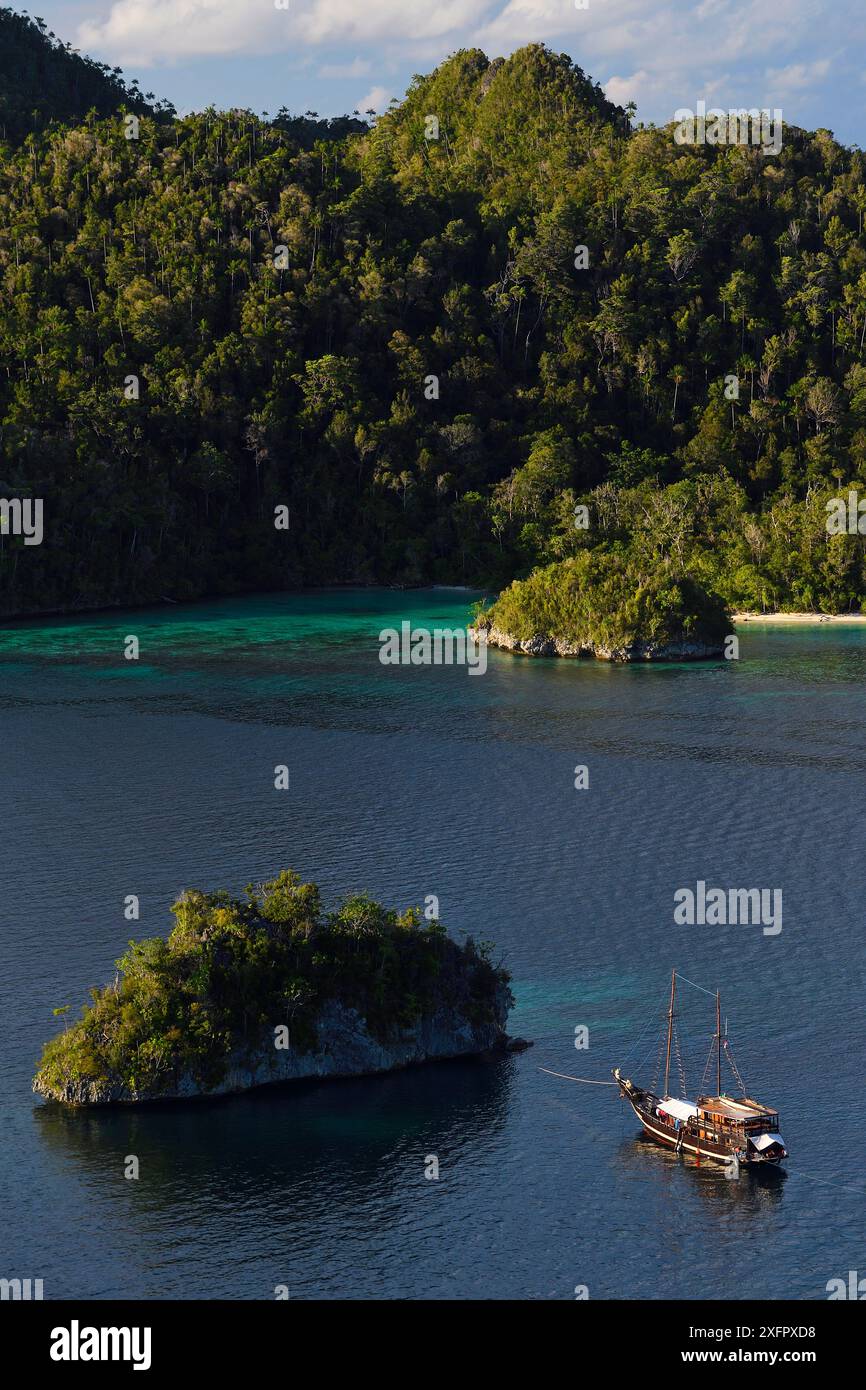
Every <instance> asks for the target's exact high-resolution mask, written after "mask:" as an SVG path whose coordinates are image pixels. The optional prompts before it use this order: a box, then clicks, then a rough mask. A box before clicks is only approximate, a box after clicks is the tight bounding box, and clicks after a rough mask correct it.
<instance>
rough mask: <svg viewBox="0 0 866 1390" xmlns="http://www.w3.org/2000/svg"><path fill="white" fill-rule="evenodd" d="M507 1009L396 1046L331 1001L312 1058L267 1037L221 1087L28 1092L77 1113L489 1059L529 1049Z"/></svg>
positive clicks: (42, 1088)
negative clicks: (513, 1032) (509, 1023)
mask: <svg viewBox="0 0 866 1390" xmlns="http://www.w3.org/2000/svg"><path fill="white" fill-rule="evenodd" d="M509 1004H510V993H509V991H508V990H507V989H501V990H500V991H498V993H497V997H496V1000H495V1002H494V1017H493V1020H492V1021H491V1022H489V1023H480V1024H473V1023H471V1022H470V1021H469V1020H468V1019H467V1018H466V1016H465V1014H464V1013H463V1012H462V1011H461V1010H460V1009H459V1008H440V1009H438V1010H437V1011H436V1012H435V1013H434V1014H432V1015H429V1016H427V1017H422V1018H421V1019H419V1020H418V1022H417V1023H416V1024H414V1025H413V1026H412V1028H410V1029H406V1030H404V1031H403V1032H402V1033H401V1035H400V1036H399V1037H398V1038H395V1039H394V1040H392V1041H388V1042H381V1041H379V1040H378V1039H376V1038H375V1037H373V1035H372V1034H371V1032H370V1030H369V1029H368V1027H367V1024H366V1022H365V1020H364V1019H363V1018H362V1017H361V1015H360V1014H359V1013H358V1011H357V1010H356V1009H353V1008H347V1007H346V1006H345V1005H343V1004H340V1003H337V1002H334V1001H332V1002H329V1003H327V1004H326V1005H325V1006H324V1007H323V1008H322V1010H321V1012H320V1014H319V1016H318V1018H317V1021H316V1032H317V1036H318V1039H319V1045H318V1046H317V1047H316V1048H315V1049H314V1050H312V1051H300V1050H296V1049H294V1048H292V1047H291V1046H289V1047H287V1048H283V1049H278V1048H276V1047H275V1046H274V1044H273V1039H272V1038H269V1037H267V1036H265V1037H264V1038H263V1039H262V1041H261V1044H260V1046H259V1047H258V1048H248V1049H242V1050H241V1049H239V1050H236V1051H234V1052H233V1053H232V1054H231V1056H230V1058H229V1059H228V1061H227V1063H226V1066H225V1069H224V1072H223V1075H222V1077H221V1079H220V1080H219V1081H216V1082H215V1083H214V1084H213V1085H212V1086H208V1085H206V1084H205V1083H203V1082H202V1081H200V1080H198V1079H196V1078H195V1077H194V1076H192V1074H191V1073H190V1072H188V1071H187V1072H183V1073H181V1074H180V1075H177V1076H175V1077H174V1079H173V1080H172V1082H171V1084H169V1085H167V1086H164V1087H160V1088H159V1089H154V1088H143V1089H140V1090H138V1089H132V1088H129V1087H127V1086H126V1085H124V1084H122V1083H120V1082H110V1081H108V1080H105V1079H100V1080H99V1081H86V1080H76V1081H74V1082H73V1081H68V1082H66V1083H64V1084H63V1085H62V1086H57V1085H51V1084H50V1083H47V1082H46V1081H45V1079H44V1078H43V1077H42V1076H41V1075H37V1077H36V1079H35V1081H34V1082H33V1090H34V1091H35V1092H36V1094H37V1095H41V1096H43V1097H44V1098H45V1099H46V1100H51V1101H59V1102H61V1103H63V1104H65V1105H75V1106H97V1105H129V1104H141V1103H142V1102H148V1101H166V1100H192V1099H196V1098H209V1097H216V1096H227V1095H237V1094H239V1093H241V1092H243V1091H250V1090H253V1089H255V1088H257V1087H259V1086H268V1085H273V1084H274V1083H277V1082H282V1081H303V1080H323V1079H326V1078H329V1077H352V1076H375V1075H379V1074H381V1073H383V1072H389V1071H397V1070H400V1069H402V1068H403V1067H408V1066H414V1065H417V1064H419V1063H422V1062H432V1061H444V1060H446V1059H450V1058H455V1057H470V1056H475V1055H479V1054H481V1053H485V1052H492V1051H521V1050H522V1049H523V1048H524V1047H526V1046H529V1045H530V1044H528V1043H525V1042H524V1041H523V1039H520V1038H509V1037H508V1035H507V1034H506V1032H505V1022H506V1019H507V1016H508V1009H509Z"/></svg>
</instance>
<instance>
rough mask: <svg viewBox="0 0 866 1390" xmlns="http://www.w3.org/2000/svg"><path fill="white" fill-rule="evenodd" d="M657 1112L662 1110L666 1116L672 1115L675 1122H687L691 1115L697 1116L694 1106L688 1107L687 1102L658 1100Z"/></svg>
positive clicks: (696, 1109)
mask: <svg viewBox="0 0 866 1390" xmlns="http://www.w3.org/2000/svg"><path fill="white" fill-rule="evenodd" d="M659 1110H664V1112H665V1114H666V1115H673V1117H674V1119H675V1120H689V1119H691V1117H692V1115H697V1113H698V1108H697V1106H696V1105H690V1104H689V1102H688V1101H687V1100H660V1101H659Z"/></svg>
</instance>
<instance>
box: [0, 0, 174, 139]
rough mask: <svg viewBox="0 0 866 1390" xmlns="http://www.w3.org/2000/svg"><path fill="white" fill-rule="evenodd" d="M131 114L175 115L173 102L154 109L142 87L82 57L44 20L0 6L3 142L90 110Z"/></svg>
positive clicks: (150, 96) (78, 117) (116, 70)
mask: <svg viewBox="0 0 866 1390" xmlns="http://www.w3.org/2000/svg"><path fill="white" fill-rule="evenodd" d="M121 104H122V105H124V106H125V108H126V109H127V110H128V111H132V112H141V113H144V112H149V113H150V114H152V115H153V114H163V115H169V114H173V110H174V108H173V107H172V106H171V104H170V103H168V102H158V103H156V104H155V105H154V98H153V93H152V92H149V93H147V99H145V97H144V96H143V95H142V93H141V92H140V91H139V90H138V83H137V82H131V83H130V84H129V85H127V84H126V83H125V82H124V80H123V75H122V73H121V70H120V68H114V69H112V68H110V67H108V66H107V65H106V64H105V63H97V62H95V61H94V60H93V59H92V58H84V57H81V56H80V55H79V54H78V52H77V51H75V50H74V49H73V48H72V47H71V45H70V44H68V43H63V42H62V40H61V39H59V38H57V36H56V35H55V34H53V33H52V32H51V31H50V30H49V29H48V27H47V25H46V24H45V21H44V20H42V19H39V18H36V19H31V18H30V17H29V16H28V15H25V14H16V13H15V12H14V10H10V9H6V8H5V7H4V8H0V139H4V140H13V141H14V140H21V139H23V138H24V137H25V136H26V135H29V134H30V133H31V132H32V131H34V130H42V129H44V128H45V127H46V126H47V125H48V123H49V122H51V121H58V122H59V121H77V120H81V119H83V117H84V116H86V115H87V113H88V111H91V110H94V111H97V112H98V113H99V114H100V115H103V116H107V115H109V114H110V113H111V112H113V111H116V110H117V109H118V107H119V106H120V105H121Z"/></svg>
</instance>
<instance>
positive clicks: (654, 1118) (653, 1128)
mask: <svg viewBox="0 0 866 1390" xmlns="http://www.w3.org/2000/svg"><path fill="white" fill-rule="evenodd" d="M634 1089H635V1088H633V1089H632V1093H631V1094H630V1093H629V1092H628V1091H627V1090H626V1089H625V1087H623V1086H622V1085H620V1093H621V1095H622V1097H623V1099H624V1100H627V1101H628V1103H629V1105H630V1106H631V1108H632V1110H633V1111H634V1113H635V1115H636V1116H637V1118H638V1119H639V1120H640V1123H641V1125H642V1126H643V1131H644V1133H645V1134H646V1135H647V1136H648V1137H649V1138H650V1139H652V1140H654V1141H655V1143H657V1144H662V1145H663V1146H664V1147H665V1148H670V1149H673V1150H674V1151H675V1152H677V1153H688V1154H693V1155H694V1156H695V1158H696V1159H697V1161H698V1162H702V1161H703V1160H705V1159H706V1160H707V1161H709V1162H711V1163H721V1164H723V1165H728V1164H730V1163H731V1162H732V1161H733V1159H734V1157H735V1149H737V1144H736V1143H734V1142H731V1143H729V1144H719V1143H716V1142H715V1141H714V1140H712V1139H707V1138H703V1139H701V1138H700V1137H699V1136H698V1135H696V1134H693V1133H691V1132H690V1131H689V1130H687V1129H684V1128H682V1127H681V1128H680V1129H676V1128H675V1127H674V1126H673V1125H668V1124H665V1122H664V1121H663V1120H660V1119H659V1117H658V1115H656V1114H655V1113H654V1112H653V1110H652V1108H651V1107H650V1106H648V1105H645V1104H643V1103H642V1099H641V1097H640V1096H639V1095H635V1094H634ZM786 1157H787V1154H785V1153H782V1154H778V1155H774V1156H768V1157H764V1155H763V1154H759V1153H750V1152H748V1151H747V1150H746V1151H744V1150H743V1149H742V1148H740V1150H739V1156H738V1161H739V1163H740V1165H741V1167H745V1168H768V1167H769V1168H776V1167H778V1166H779V1164H780V1163H781V1162H782V1159H783V1158H786Z"/></svg>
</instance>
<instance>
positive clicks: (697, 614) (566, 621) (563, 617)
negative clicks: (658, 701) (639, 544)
mask: <svg viewBox="0 0 866 1390" xmlns="http://www.w3.org/2000/svg"><path fill="white" fill-rule="evenodd" d="M731 629H732V620H731V617H730V614H729V613H728V610H727V608H726V607H725V604H724V603H723V602H722V600H721V599H720V598H719V597H718V596H717V595H716V594H713V593H711V592H710V591H709V590H707V589H706V588H704V587H703V585H701V584H700V583H699V582H698V581H697V580H695V579H694V578H692V577H690V576H688V575H680V574H673V573H670V572H665V571H664V570H655V571H650V572H648V573H645V574H644V573H641V572H640V571H639V570H638V568H637V567H636V565H635V563H634V561H632V560H631V559H630V558H628V557H626V556H624V555H622V554H618V553H616V552H611V551H607V550H603V549H601V548H597V549H594V550H584V551H581V552H579V553H578V554H577V555H575V556H572V557H570V558H569V559H567V560H561V561H556V562H555V563H554V564H552V565H548V566H546V567H545V568H544V569H540V570H535V571H533V573H532V574H530V575H529V576H528V577H527V578H526V579H521V580H515V581H514V583H513V584H511V585H510V586H509V587H508V588H507V589H505V590H503V592H502V593H501V594H500V595H499V597H498V598H497V599H496V600H495V602H494V603H493V604H492V605H490V606H488V605H487V604H484V603H482V604H480V605H479V606H478V609H477V611H476V614H475V618H474V621H473V625H472V627H471V629H470V630H471V632H472V634H473V636H474V637H475V638H476V639H478V638H484V639H486V641H487V643H488V645H490V646H493V647H501V648H503V649H505V650H507V651H512V652H517V653H521V654H523V655H525V656H562V657H594V658H595V659H596V660H600V661H613V662H630V661H700V660H706V659H710V658H714V657H719V656H722V655H723V654H724V650H725V640H726V638H727V636H728V635H729V633H730V632H731Z"/></svg>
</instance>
